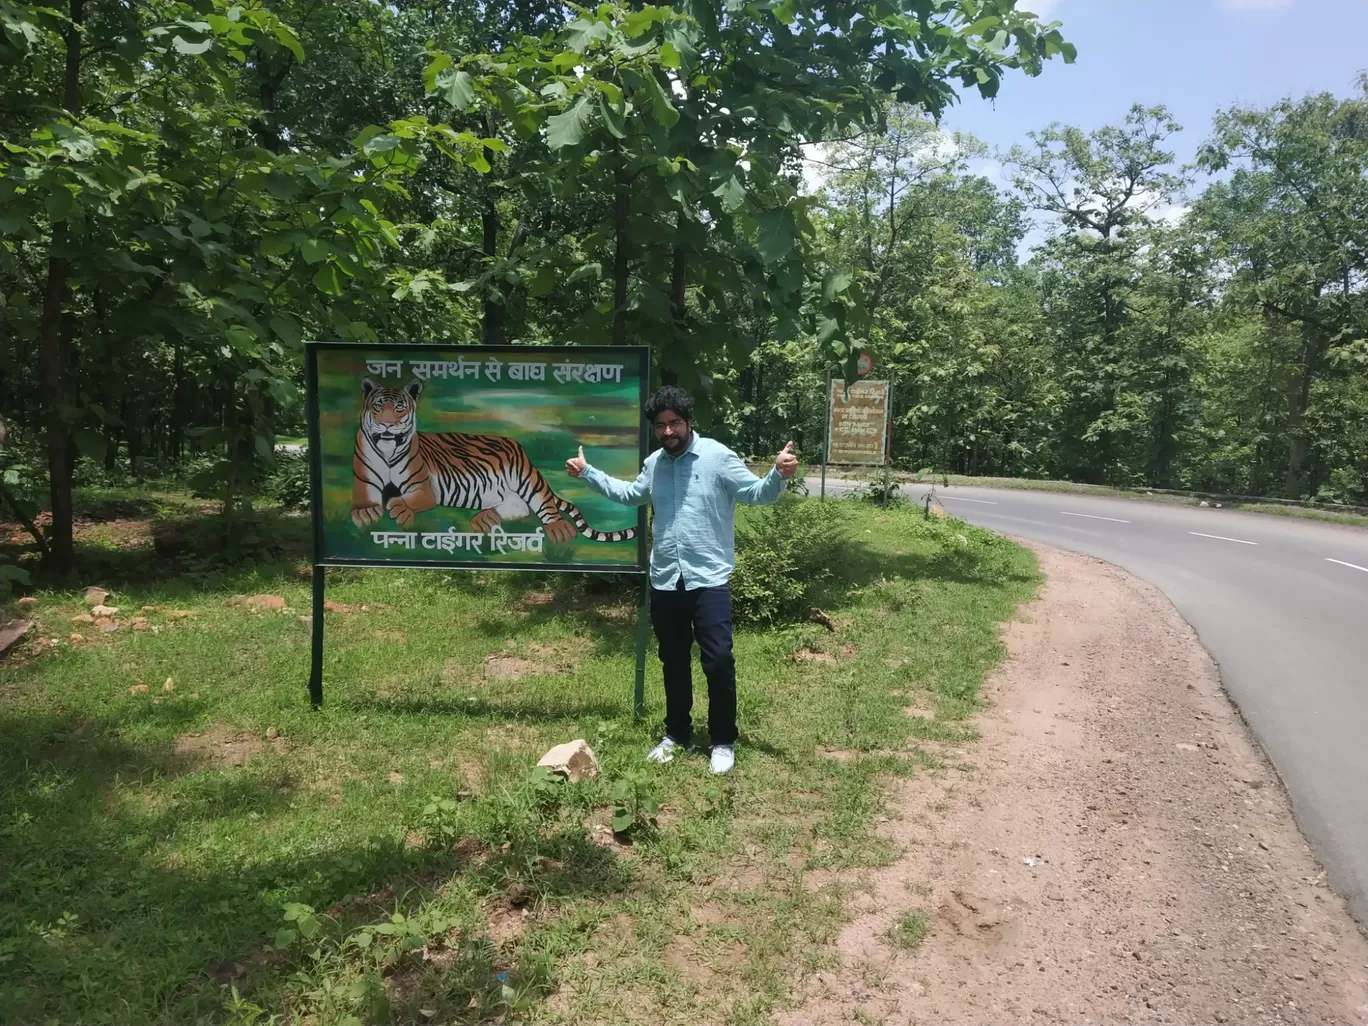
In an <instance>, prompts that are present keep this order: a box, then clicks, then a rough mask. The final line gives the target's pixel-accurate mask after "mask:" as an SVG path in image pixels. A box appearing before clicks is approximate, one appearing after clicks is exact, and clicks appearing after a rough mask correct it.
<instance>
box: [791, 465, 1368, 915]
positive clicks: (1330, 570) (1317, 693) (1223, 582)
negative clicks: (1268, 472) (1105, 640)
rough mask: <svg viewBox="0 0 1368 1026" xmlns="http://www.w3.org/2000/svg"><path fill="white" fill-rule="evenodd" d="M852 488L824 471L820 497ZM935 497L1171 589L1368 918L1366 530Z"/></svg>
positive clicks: (989, 523)
mask: <svg viewBox="0 0 1368 1026" xmlns="http://www.w3.org/2000/svg"><path fill="white" fill-rule="evenodd" d="M808 483H809V487H810V488H811V490H812V493H813V494H815V493H816V492H817V481H816V480H815V479H813V478H809V482H808ZM849 487H851V485H850V484H848V483H846V482H842V481H833V480H831V479H828V481H827V490H828V494H832V492H833V491H835V492H841V491H845V490H847V489H848V488H849ZM904 490H905V491H906V492H908V493H909V494H912V495H914V496H917V497H920V496H922V495H924V493H925V491H926V489H925V487H923V486H916V485H911V486H907V487H906V488H905V489H904ZM936 493H937V495H938V496H939V497H940V498H941V500H942V501H943V503H944V505H945V508H946V509H947V510H949V511H950V512H951V513H952V514H953V515H955V516H958V517H961V518H963V519H964V520H966V521H968V522H969V523H971V524H978V525H980V526H982V527H987V528H991V529H992V530H994V531H999V532H1001V533H1003V534H1010V535H1019V536H1022V537H1025V538H1031V539H1034V540H1036V541H1041V542H1044V543H1045V544H1047V545H1053V546H1056V547H1057V548H1061V549H1069V550H1072V551H1074V552H1083V553H1086V554H1088V555H1090V556H1096V557H1098V558H1099V559H1104V560H1106V561H1107V562H1109V563H1114V564H1115V565H1117V566H1120V567H1124V568H1125V569H1126V570H1128V571H1130V572H1131V573H1133V574H1135V575H1136V576H1138V577H1141V578H1143V579H1144V580H1146V581H1149V582H1150V583H1151V584H1154V585H1155V586H1157V587H1158V588H1160V589H1161V590H1162V591H1163V592H1164V593H1165V594H1166V595H1167V596H1168V597H1169V599H1170V600H1171V601H1172V602H1173V604H1174V605H1175V606H1176V607H1177V608H1178V611H1179V612H1180V613H1182V614H1183V616H1184V617H1185V618H1186V619H1187V621H1188V622H1189V623H1190V624H1192V626H1193V627H1194V628H1196V630H1197V633H1198V634H1199V635H1200V636H1201V639H1202V643H1203V644H1204V645H1205V646H1206V648H1207V650H1208V651H1209V652H1210V653H1211V655H1212V656H1213V657H1214V658H1215V660H1216V661H1217V663H1218V664H1219V665H1220V668H1221V677H1222V680H1223V681H1224V683H1225V687H1226V690H1227V692H1228V693H1229V695H1230V697H1231V698H1232V699H1233V700H1234V701H1235V703H1236V705H1237V706H1238V707H1239V710H1240V712H1241V713H1242V714H1243V716H1244V718H1245V720H1246V721H1247V722H1248V724H1249V726H1250V728H1251V729H1252V730H1253V731H1254V735H1255V736H1256V737H1257V738H1258V740H1259V743H1260V744H1261V745H1263V748H1264V751H1265V752H1267V753H1268V756H1269V758H1270V759H1271V760H1272V761H1273V764H1274V766H1275V767H1276V768H1277V770H1278V772H1279V774H1281V776H1282V779H1283V781H1284V783H1285V784H1286V785H1287V789H1288V791H1289V792H1290V793H1291V796H1292V804H1293V811H1294V813H1295V815H1296V817H1297V822H1298V824H1299V825H1300V826H1301V829H1302V831H1303V832H1304V833H1305V834H1306V836H1307V838H1308V839H1309V840H1310V841H1311V844H1312V846H1313V847H1314V849H1315V851H1316V854H1317V855H1318V856H1319V857H1320V859H1321V862H1322V863H1323V864H1324V866H1325V867H1326V870H1327V873H1328V879H1329V883H1330V885H1331V886H1332V887H1333V888H1334V889H1335V890H1336V891H1338V892H1339V893H1340V894H1342V895H1343V896H1344V897H1345V898H1346V899H1347V900H1348V902H1349V906H1350V908H1351V910H1352V911H1353V913H1354V915H1355V917H1356V918H1357V919H1358V921H1359V923H1360V924H1361V925H1365V926H1368V529H1362V528H1356V527H1347V526H1341V525H1338V524H1328V523H1323V522H1320V521H1315V520H1303V519H1297V518H1293V517H1278V516H1268V515H1263V514H1258V513H1240V512H1236V511H1233V510H1224V509H1216V508H1209V509H1202V508H1198V507H1192V506H1180V505H1170V504H1167V503H1161V502H1151V501H1146V500H1143V499H1123V498H1103V497H1095V496H1086V495H1072V494H1067V493H1055V492H1030V491H1016V490H1008V489H990V488H938V489H937V490H936Z"/></svg>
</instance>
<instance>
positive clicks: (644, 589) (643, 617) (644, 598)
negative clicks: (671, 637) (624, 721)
mask: <svg viewBox="0 0 1368 1026" xmlns="http://www.w3.org/2000/svg"><path fill="white" fill-rule="evenodd" d="M650 599H651V578H650V575H649V574H648V575H647V576H646V578H645V579H644V580H643V581H642V583H641V605H639V606H637V636H636V688H635V690H634V691H633V693H632V718H633V719H634V720H640V719H641V717H642V716H644V715H645V714H646V635H647V619H648V617H649V615H650V608H649V607H650Z"/></svg>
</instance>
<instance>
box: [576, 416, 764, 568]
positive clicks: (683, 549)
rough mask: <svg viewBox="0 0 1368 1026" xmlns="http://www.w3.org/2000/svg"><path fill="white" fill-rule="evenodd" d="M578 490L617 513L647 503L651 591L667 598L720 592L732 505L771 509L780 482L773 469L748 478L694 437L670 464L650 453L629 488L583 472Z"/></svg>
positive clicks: (730, 550) (732, 546) (731, 550)
mask: <svg viewBox="0 0 1368 1026" xmlns="http://www.w3.org/2000/svg"><path fill="white" fill-rule="evenodd" d="M583 479H584V482H585V484H587V485H589V487H590V488H592V489H594V491H596V492H598V493H599V494H600V495H603V496H605V497H607V498H609V499H612V500H613V501H614V502H620V503H622V504H623V505H624V506H640V505H642V504H643V503H645V502H646V501H647V500H650V502H651V507H652V509H653V510H654V511H655V517H654V520H653V521H652V530H651V534H652V540H651V587H652V588H659V589H662V590H671V589H673V588H675V587H677V586H678V584H679V579H680V577H683V578H684V587H685V588H687V589H688V590H690V591H693V590H694V589H696V588H715V587H717V586H718V585H720V584H726V583H727V581H728V579H730V577H731V572H732V570H734V569H735V568H736V543H735V538H736V530H735V529H736V504H737V503H738V502H744V503H746V504H747V505H750V506H768V505H770V504H771V503H774V502H778V501H779V496H780V495H782V494H783V493H784V488H785V487H786V486H787V484H788V481H787V480H786V479H785V478H784V477H783V476H781V475H780V473H779V471H778V470H777V469H776V468H771V469H770V472H769V473H768V474H766V475H765V476H764V477H756V476H755V475H754V474H752V473H751V472H750V471H749V470H747V469H746V465H745V464H744V463H742V462H741V457H740V456H738V455H736V453H734V452H732V451H731V450H730V449H728V448H727V447H726V446H725V445H723V444H722V443H721V442H716V441H713V440H712V439H711V438H704V437H703V436H702V435H700V434H699V433H698V432H697V431H695V432H694V436H693V440H692V441H691V442H689V447H688V448H687V449H685V450H684V451H683V452H682V453H680V454H679V455H678V456H671V455H670V454H669V453H668V452H666V451H665V450H664V449H657V450H656V451H655V452H653V453H651V455H650V456H648V457H646V462H645V463H644V464H643V465H642V467H641V475H640V476H639V477H638V478H637V479H636V480H635V481H620V480H618V479H617V478H615V477H609V476H608V475H607V474H605V473H604V472H603V471H601V470H599V469H598V468H596V467H592V466H590V467H585V468H584V475H583Z"/></svg>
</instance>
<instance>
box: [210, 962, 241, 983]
mask: <svg viewBox="0 0 1368 1026" xmlns="http://www.w3.org/2000/svg"><path fill="white" fill-rule="evenodd" d="M246 971H247V970H246V969H244V968H243V967H242V965H241V964H239V963H237V962H210V963H209V966H208V968H206V969H205V970H204V972H205V975H207V976H208V977H209V979H211V980H213V981H214V982H215V983H221V984H223V985H224V986H227V985H228V984H230V983H232V982H233V981H234V980H236V979H237V978H238V977H239V976H241V975H242V974H243V973H245V972H246Z"/></svg>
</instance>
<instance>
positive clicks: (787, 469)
mask: <svg viewBox="0 0 1368 1026" xmlns="http://www.w3.org/2000/svg"><path fill="white" fill-rule="evenodd" d="M774 468H775V469H776V470H777V471H779V476H780V477H792V476H793V475H794V473H795V472H796V471H797V470H798V455H797V453H795V452H794V451H793V443H792V442H789V443H788V444H786V445H785V446H784V451H783V452H781V453H780V454H779V455H778V456H776V457H774Z"/></svg>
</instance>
